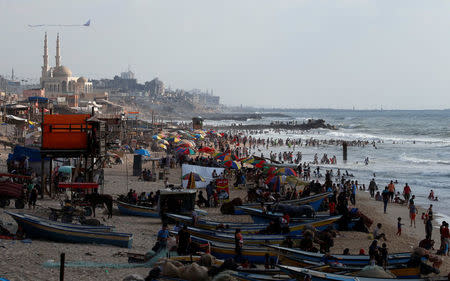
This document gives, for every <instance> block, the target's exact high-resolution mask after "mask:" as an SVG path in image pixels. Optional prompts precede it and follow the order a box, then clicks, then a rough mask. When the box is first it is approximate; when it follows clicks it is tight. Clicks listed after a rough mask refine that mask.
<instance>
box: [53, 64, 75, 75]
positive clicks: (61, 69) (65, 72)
mask: <svg viewBox="0 0 450 281" xmlns="http://www.w3.org/2000/svg"><path fill="white" fill-rule="evenodd" d="M71 76H72V71H70V69H69V68H67V67H65V66H63V65H61V66H58V67H56V68H55V69H53V77H71Z"/></svg>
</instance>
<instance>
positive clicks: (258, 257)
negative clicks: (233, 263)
mask: <svg viewBox="0 0 450 281" xmlns="http://www.w3.org/2000/svg"><path fill="white" fill-rule="evenodd" d="M191 239H192V241H193V242H196V243H199V244H209V246H210V250H211V254H212V255H213V256H215V257H216V258H218V259H223V260H226V259H228V258H235V257H236V252H235V250H234V244H228V243H219V242H214V241H209V240H207V239H202V238H199V237H196V236H191ZM277 255H278V253H277V252H276V251H273V250H270V249H269V248H266V247H257V246H245V245H244V247H243V248H242V257H243V258H244V259H248V261H249V262H252V263H255V264H264V263H265V261H266V256H267V258H269V259H271V260H272V262H273V263H274V264H276V263H277V261H278V256H277Z"/></svg>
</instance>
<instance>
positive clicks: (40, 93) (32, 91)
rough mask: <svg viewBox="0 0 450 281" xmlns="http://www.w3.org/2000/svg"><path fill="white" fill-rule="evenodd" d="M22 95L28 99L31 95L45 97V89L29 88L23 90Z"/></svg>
mask: <svg viewBox="0 0 450 281" xmlns="http://www.w3.org/2000/svg"><path fill="white" fill-rule="evenodd" d="M22 97H23V98H25V99H27V98H29V97H45V89H27V90H23V94H22Z"/></svg>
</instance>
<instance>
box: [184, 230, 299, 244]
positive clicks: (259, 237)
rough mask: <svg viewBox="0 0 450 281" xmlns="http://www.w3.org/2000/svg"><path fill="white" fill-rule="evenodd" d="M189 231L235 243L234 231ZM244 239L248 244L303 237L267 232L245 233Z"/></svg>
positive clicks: (217, 240)
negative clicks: (267, 233) (269, 233)
mask: <svg viewBox="0 0 450 281" xmlns="http://www.w3.org/2000/svg"><path fill="white" fill-rule="evenodd" d="M187 230H188V232H189V233H190V234H191V235H194V236H196V237H199V238H202V239H205V240H209V241H214V242H219V243H228V244H234V234H232V233H221V232H217V231H211V230H204V229H198V228H195V227H188V228H187ZM243 237H244V241H245V244H246V245H255V246H257V245H261V244H281V243H282V242H283V241H284V240H286V238H288V237H289V238H291V239H293V240H295V239H301V238H303V237H302V236H300V235H291V234H289V235H266V234H243Z"/></svg>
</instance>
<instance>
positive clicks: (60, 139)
mask: <svg viewBox="0 0 450 281" xmlns="http://www.w3.org/2000/svg"><path fill="white" fill-rule="evenodd" d="M90 117H91V115H89V114H70V115H56V114H51V115H44V122H43V123H42V149H43V150H85V151H87V150H88V143H89V142H88V134H90V133H91V129H92V126H91V125H90V124H89V123H88V122H87V120H88V118H90Z"/></svg>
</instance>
